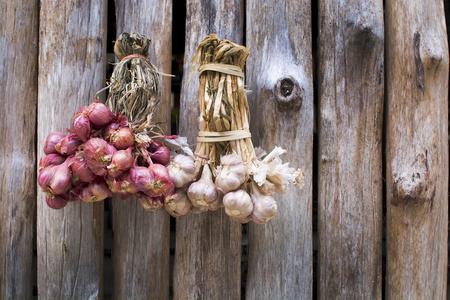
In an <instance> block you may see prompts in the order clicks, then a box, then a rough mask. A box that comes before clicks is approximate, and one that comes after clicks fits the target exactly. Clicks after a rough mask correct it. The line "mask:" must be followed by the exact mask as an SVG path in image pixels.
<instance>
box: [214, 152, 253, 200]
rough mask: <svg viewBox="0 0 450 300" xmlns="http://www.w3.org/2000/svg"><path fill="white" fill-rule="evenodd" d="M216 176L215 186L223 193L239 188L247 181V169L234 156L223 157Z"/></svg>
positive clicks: (237, 157) (236, 156)
mask: <svg viewBox="0 0 450 300" xmlns="http://www.w3.org/2000/svg"><path fill="white" fill-rule="evenodd" d="M216 174H217V175H216V181H215V183H216V186H217V187H218V188H220V189H221V190H222V191H223V192H225V193H228V192H229V191H232V190H235V189H237V188H239V187H240V186H241V184H243V183H244V182H245V181H246V180H247V168H246V167H245V165H244V163H243V162H242V159H241V158H240V157H239V156H238V155H236V154H227V155H225V156H223V157H222V158H221V159H220V166H218V167H217V169H216Z"/></svg>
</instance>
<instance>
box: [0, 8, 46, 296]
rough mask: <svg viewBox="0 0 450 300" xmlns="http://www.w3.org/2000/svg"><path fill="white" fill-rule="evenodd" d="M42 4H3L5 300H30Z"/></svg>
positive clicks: (0, 286)
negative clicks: (39, 33)
mask: <svg viewBox="0 0 450 300" xmlns="http://www.w3.org/2000/svg"><path fill="white" fill-rule="evenodd" d="M38 15H39V2H38V1H35V0H30V1H3V2H2V3H1V4H0V24H2V25H1V26H0V53H2V58H1V59H0V93H1V94H2V100H1V101H0V128H2V129H1V134H0V170H1V177H0V178H1V179H0V245H1V247H0V298H1V299H31V298H32V293H33V278H32V256H33V245H32V240H33V223H34V221H35V217H34V216H35V212H36V200H35V199H36V191H35V188H36V184H35V178H36V154H35V145H36V138H35V136H36V103H37V62H38V56H37V55H38V51H37V43H38V27H39V25H38V24H39V23H38Z"/></svg>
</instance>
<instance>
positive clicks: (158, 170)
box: [148, 164, 175, 196]
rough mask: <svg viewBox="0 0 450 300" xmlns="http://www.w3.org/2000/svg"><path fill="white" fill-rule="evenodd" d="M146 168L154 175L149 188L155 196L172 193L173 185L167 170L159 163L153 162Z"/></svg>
mask: <svg viewBox="0 0 450 300" xmlns="http://www.w3.org/2000/svg"><path fill="white" fill-rule="evenodd" d="M148 169H149V170H150V171H151V172H152V173H153V175H154V176H155V181H154V183H153V185H152V186H151V188H150V192H151V194H152V195H155V196H169V195H172V194H173V191H174V189H175V186H174V185H173V182H172V181H171V180H170V174H169V170H167V168H166V167H164V166H163V165H160V164H153V165H150V166H149V167H148Z"/></svg>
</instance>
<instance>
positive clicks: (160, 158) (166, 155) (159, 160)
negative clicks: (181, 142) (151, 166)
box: [150, 146, 170, 166]
mask: <svg viewBox="0 0 450 300" xmlns="http://www.w3.org/2000/svg"><path fill="white" fill-rule="evenodd" d="M150 158H151V159H152V161H153V162H154V163H155V164H160V165H163V166H165V165H167V164H168V163H169V162H170V150H169V149H168V148H167V147H164V146H162V147H159V148H158V149H156V151H155V152H153V153H150Z"/></svg>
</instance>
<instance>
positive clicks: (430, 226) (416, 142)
mask: <svg viewBox="0 0 450 300" xmlns="http://www.w3.org/2000/svg"><path fill="white" fill-rule="evenodd" d="M386 27H387V30H386V41H387V44H386V55H387V60H386V61H387V64H386V68H387V81H386V82H387V102H388V118H387V129H386V131H387V138H386V148H387V149H386V150H387V151H386V194H387V268H386V270H387V274H386V275H387V277H386V297H387V298H388V299H445V298H446V291H447V239H448V238H447V232H448V195H447V193H448V166H449V165H448V115H447V113H448V79H449V78H448V71H449V69H448V64H449V60H448V45H447V33H446V27H445V18H444V6H443V1H439V0H432V1H426V2H423V1H419V0H416V1H406V0H389V1H386Z"/></svg>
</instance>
